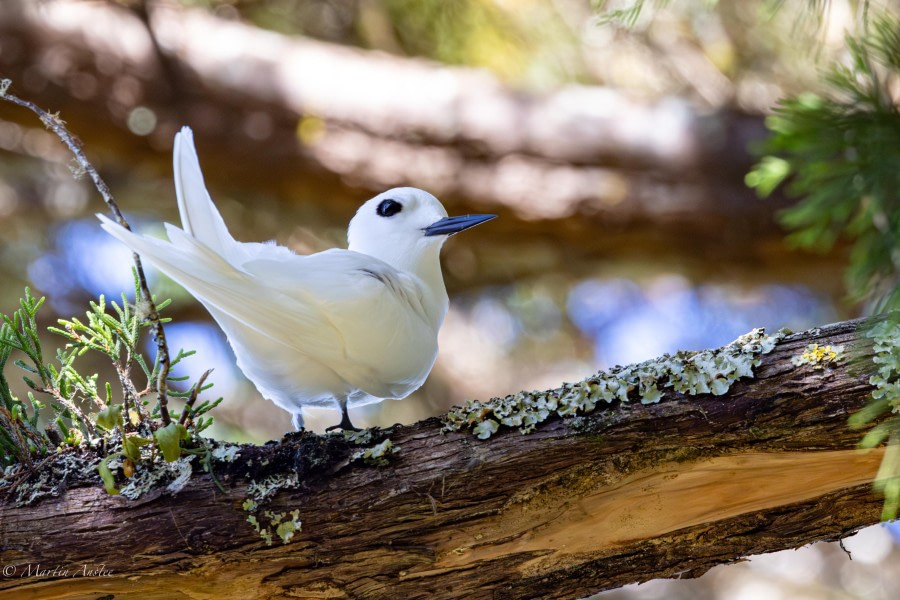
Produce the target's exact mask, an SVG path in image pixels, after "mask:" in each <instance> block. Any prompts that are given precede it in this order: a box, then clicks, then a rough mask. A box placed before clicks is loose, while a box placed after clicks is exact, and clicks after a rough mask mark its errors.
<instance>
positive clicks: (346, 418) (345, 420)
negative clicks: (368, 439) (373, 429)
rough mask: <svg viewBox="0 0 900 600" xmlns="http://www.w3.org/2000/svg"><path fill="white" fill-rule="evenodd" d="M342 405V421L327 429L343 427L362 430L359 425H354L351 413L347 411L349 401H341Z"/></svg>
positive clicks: (345, 429) (343, 428)
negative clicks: (351, 420)
mask: <svg viewBox="0 0 900 600" xmlns="http://www.w3.org/2000/svg"><path fill="white" fill-rule="evenodd" d="M340 405H341V422H340V423H338V424H337V425H332V426H331V427H326V428H325V431H332V430H334V429H342V430H344V431H362V429H360V428H359V427H354V426H353V423H351V422H350V413H348V412H347V401H346V400H342V401H340Z"/></svg>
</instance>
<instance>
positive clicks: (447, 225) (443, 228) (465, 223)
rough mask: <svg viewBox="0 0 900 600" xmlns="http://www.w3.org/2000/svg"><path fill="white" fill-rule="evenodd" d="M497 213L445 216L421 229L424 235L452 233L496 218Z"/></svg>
mask: <svg viewBox="0 0 900 600" xmlns="http://www.w3.org/2000/svg"><path fill="white" fill-rule="evenodd" d="M496 218H497V215H465V216H464V217H447V218H445V219H441V220H440V221H437V222H435V223H432V224H431V225H429V226H428V227H426V228H424V229H423V230H422V231H424V232H425V235H453V234H454V233H459V232H460V231H464V230H466V229H469V228H470V227H475V226H476V225H480V224H481V223H484V222H485V221H490V220H491V219H496Z"/></svg>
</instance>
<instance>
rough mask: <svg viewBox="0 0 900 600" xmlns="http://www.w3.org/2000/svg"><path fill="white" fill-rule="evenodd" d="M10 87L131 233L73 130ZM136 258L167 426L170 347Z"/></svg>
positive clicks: (2, 86)
mask: <svg viewBox="0 0 900 600" xmlns="http://www.w3.org/2000/svg"><path fill="white" fill-rule="evenodd" d="M10 83H11V82H10V80H9V79H3V80H0V98H2V99H3V100H6V101H7V102H11V103H13V104H17V105H19V106H21V107H23V108H27V109H28V110H30V111H31V112H33V113H34V114H36V115H37V116H38V118H40V120H41V122H42V123H43V124H44V126H45V127H47V128H48V129H50V130H51V131H52V132H53V133H55V134H56V135H57V137H59V139H60V140H62V141H63V143H64V144H65V145H66V146H68V148H69V150H70V151H71V152H72V154H73V155H75V160H76V161H77V162H78V166H79V167H80V168H81V169H82V170H83V171H84V172H85V173H87V174H88V176H90V178H91V181H93V182H94V187H96V188H97V191H98V192H100V196H101V197H102V198H103V201H104V202H105V203H106V205H107V206H108V207H109V210H110V211H111V212H112V214H113V216H114V217H115V219H116V222H117V223H118V224H119V225H121V226H122V227H124V228H125V229H128V230H129V231H131V226H130V225H129V224H128V221H126V220H125V216H124V215H123V214H122V211H121V210H119V206H118V205H117V204H116V201H115V200H114V199H113V197H112V193H111V192H110V191H109V187H108V186H107V185H106V182H105V181H103V179H101V177H100V174H99V173H97V169H95V168H94V165H92V164H91V163H90V162H89V161H88V159H87V157H86V156H85V155H84V152H82V150H81V146H80V144H79V143H78V142H77V141H76V140H75V137H74V136H73V135H72V134H71V133H69V130H68V129H66V126H65V124H64V123H63V121H62V119H60V118H59V115H56V114H50V113H48V112H47V111H45V110H44V109H42V108H41V107H39V106H38V105H36V104H34V103H33V102H29V101H27V100H22V99H21V98H19V97H17V96H14V95H12V94H10V93H8V92H7V90H8V89H9V86H10ZM132 257H133V259H134V266H135V269H136V270H137V275H138V280H139V281H140V287H141V294H142V295H143V296H144V302H145V303H146V304H145V306H144V307H142V308H143V309H145V312H146V315H147V319H148V320H149V321H150V325H151V331H152V332H153V337H154V339H155V340H156V349H157V355H158V359H159V365H160V369H159V376H158V378H157V381H156V397H157V400H158V401H159V414H160V417H161V419H162V424H163V426H165V425H168V424H169V423H170V422H171V420H172V419H171V417H170V416H169V408H168V395H167V392H168V386H169V368H170V366H171V365H170V362H171V361H170V358H169V346H168V345H167V344H166V334H165V331H164V330H163V326H162V322H161V321H160V318H159V311H158V310H157V309H156V303H155V302H153V296H152V295H151V294H150V287H149V286H148V285H147V277H146V276H145V275H144V269H143V267H142V266H141V257H140V256H138V254H137V252H135V253H133V254H132ZM139 414H140V411H139Z"/></svg>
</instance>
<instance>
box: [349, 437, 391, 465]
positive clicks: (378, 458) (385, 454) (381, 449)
mask: <svg viewBox="0 0 900 600" xmlns="http://www.w3.org/2000/svg"><path fill="white" fill-rule="evenodd" d="M399 451H400V446H395V445H394V444H393V442H391V440H389V439H388V440H384V441H383V442H381V443H380V444H375V445H374V446H372V447H371V448H363V449H361V450H357V451H356V452H354V453H353V454H351V455H350V462H354V461H357V460H361V461H362V462H364V463H366V464H367V465H372V466H376V467H384V466H387V464H388V463H389V462H390V457H391V455H393V454H396V453H397V452H399Z"/></svg>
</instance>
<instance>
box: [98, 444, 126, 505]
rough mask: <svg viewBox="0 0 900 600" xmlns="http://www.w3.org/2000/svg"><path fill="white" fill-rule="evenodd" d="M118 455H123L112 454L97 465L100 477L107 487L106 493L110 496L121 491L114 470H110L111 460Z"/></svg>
mask: <svg viewBox="0 0 900 600" xmlns="http://www.w3.org/2000/svg"><path fill="white" fill-rule="evenodd" d="M116 456H121V454H110V455H109V456H107V457H106V458H104V459H103V460H101V461H100V464H99V465H97V471H98V472H99V473H100V479H102V480H103V485H104V487H106V493H107V494H109V495H110V496H115V495H117V494H118V493H119V490H118V489H117V488H116V478H115V477H114V476H113V474H112V471H110V470H109V461H110V460H112V459H113V458H115V457H116Z"/></svg>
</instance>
